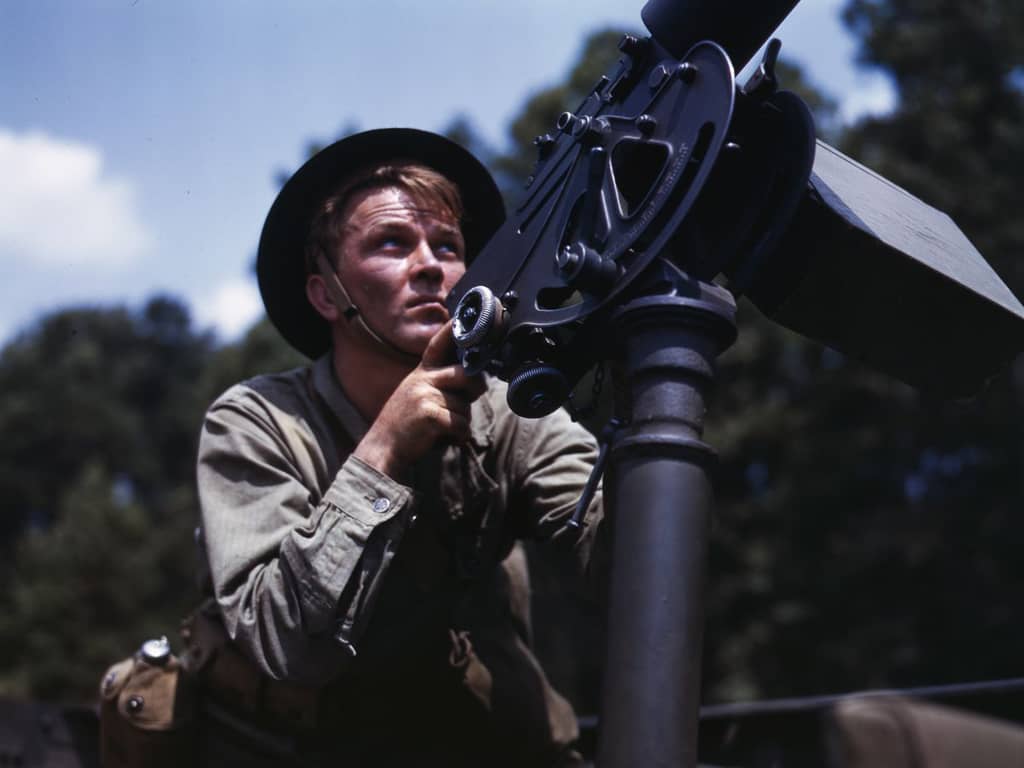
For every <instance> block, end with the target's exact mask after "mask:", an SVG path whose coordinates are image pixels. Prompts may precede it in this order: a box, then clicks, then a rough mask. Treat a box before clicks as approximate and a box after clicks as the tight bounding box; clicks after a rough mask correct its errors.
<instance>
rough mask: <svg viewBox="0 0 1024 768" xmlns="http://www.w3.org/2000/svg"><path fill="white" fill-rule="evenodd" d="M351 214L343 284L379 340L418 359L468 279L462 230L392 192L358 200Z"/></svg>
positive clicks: (341, 265)
mask: <svg viewBox="0 0 1024 768" xmlns="http://www.w3.org/2000/svg"><path fill="white" fill-rule="evenodd" d="M346 210H347V212H348V216H347V219H346V224H345V227H344V231H343V235H342V238H341V244H340V249H339V250H340V253H339V254H338V261H337V263H338V275H339V277H340V278H341V281H342V283H343V284H344V285H345V288H346V290H347V291H348V293H349V295H350V296H351V298H352V301H353V302H354V303H355V305H356V306H357V307H358V308H359V311H360V313H361V314H362V315H363V319H364V320H365V321H366V323H367V324H368V325H369V326H370V327H371V328H372V329H373V330H374V331H375V332H376V333H378V334H380V335H381V336H383V337H384V338H386V339H388V340H389V341H390V342H391V343H392V344H394V345H395V346H397V347H398V348H399V349H401V350H403V351H405V352H410V353H412V354H416V355H418V354H421V353H422V352H423V350H424V349H425V348H426V345H427V342H428V341H430V339H431V337H433V335H434V334H435V333H437V331H438V330H440V328H441V326H442V325H444V324H445V323H446V322H447V321H448V310H447V309H446V308H445V305H444V299H445V297H446V296H447V295H448V292H449V291H451V289H452V287H453V286H454V285H455V283H456V282H457V281H458V279H459V278H460V277H462V275H463V274H464V273H465V271H466V264H465V243H464V241H463V238H462V232H461V230H460V229H459V224H458V222H457V221H456V220H455V219H454V218H453V217H452V216H451V215H450V214H448V213H447V212H446V211H444V210H443V209H441V208H440V207H437V208H430V207H427V208H424V207H419V206H417V205H416V204H415V203H414V202H413V201H412V200H411V199H410V198H409V196H408V195H407V194H406V193H405V192H404V191H402V190H401V189H398V188H395V187H387V188H384V189H373V190H367V191H364V192H361V193H357V194H356V195H355V196H354V197H353V198H352V200H350V201H349V203H348V205H347V206H346ZM342 322H345V321H342ZM350 330H353V331H354V329H350Z"/></svg>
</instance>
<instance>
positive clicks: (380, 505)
mask: <svg viewBox="0 0 1024 768" xmlns="http://www.w3.org/2000/svg"><path fill="white" fill-rule="evenodd" d="M389 509H391V499H385V498H384V497H383V496H381V497H380V498H377V499H374V500H373V511H374V512H377V513H381V512H387V511H388V510H389Z"/></svg>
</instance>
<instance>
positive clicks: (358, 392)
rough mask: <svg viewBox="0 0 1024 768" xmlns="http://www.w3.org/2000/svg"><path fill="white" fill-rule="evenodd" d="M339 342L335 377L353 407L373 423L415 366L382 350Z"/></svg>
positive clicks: (333, 359) (335, 348) (335, 350)
mask: <svg viewBox="0 0 1024 768" xmlns="http://www.w3.org/2000/svg"><path fill="white" fill-rule="evenodd" d="M338 341H339V340H338V339H335V346H334V352H333V355H332V364H333V366H334V375H335V376H337V378H338V383H339V384H341V388H342V389H343V390H344V391H345V395H346V396H347V397H348V399H349V400H350V401H351V402H352V405H354V406H355V407H356V410H358V411H359V413H360V414H361V415H362V416H363V418H365V419H366V420H367V422H370V423H372V422H373V421H374V419H376V418H377V414H378V413H380V410H381V408H383V407H384V403H386V402H387V401H388V398H389V397H391V395H392V394H393V393H394V391H395V390H396V389H397V388H398V385H399V384H400V383H401V382H402V379H404V378H405V377H406V376H408V375H409V373H410V371H412V369H413V367H414V365H413V364H412V363H410V362H407V361H403V360H399V359H398V358H397V357H395V356H391V355H388V354H386V353H382V352H381V351H380V350H379V349H370V348H368V347H367V346H364V345H361V344H338V343H337V342H338Z"/></svg>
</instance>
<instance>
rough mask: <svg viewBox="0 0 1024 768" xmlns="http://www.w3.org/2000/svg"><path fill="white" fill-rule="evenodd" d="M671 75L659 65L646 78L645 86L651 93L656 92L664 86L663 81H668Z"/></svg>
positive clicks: (663, 66) (665, 68) (666, 68)
mask: <svg viewBox="0 0 1024 768" xmlns="http://www.w3.org/2000/svg"><path fill="white" fill-rule="evenodd" d="M671 74H672V73H671V72H670V71H669V68H668V67H667V66H665V65H664V64H659V65H658V66H656V67H655V68H654V69H652V70H651V74H650V75H648V76H647V85H649V86H650V88H651V90H652V91H656V90H658V89H659V88H661V86H662V85H664V83H665V81H666V80H668V78H669V76H670V75H671Z"/></svg>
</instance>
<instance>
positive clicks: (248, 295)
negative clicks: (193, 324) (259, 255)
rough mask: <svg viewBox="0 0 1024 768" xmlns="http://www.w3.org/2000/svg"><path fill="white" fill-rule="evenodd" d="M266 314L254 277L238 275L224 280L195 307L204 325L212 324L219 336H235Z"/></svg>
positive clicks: (228, 337) (225, 337)
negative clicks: (238, 276)
mask: <svg viewBox="0 0 1024 768" xmlns="http://www.w3.org/2000/svg"><path fill="white" fill-rule="evenodd" d="M262 314H263V302H262V300H261V299H260V294H259V290H258V289H257V288H256V284H255V282H254V281H253V280H251V279H248V278H236V279H233V280H229V281H228V282H226V283H221V284H220V285H219V286H217V288H216V289H215V290H214V291H213V293H212V294H210V295H209V296H207V297H205V299H204V300H203V301H201V302H200V303H199V305H198V306H197V307H196V316H197V318H198V319H199V322H200V324H201V325H209V326H213V328H214V329H215V330H216V331H217V335H218V336H220V337H221V338H224V339H228V340H230V339H235V338H237V337H238V336H239V335H241V334H242V333H243V332H244V331H246V330H248V329H249V326H251V325H252V324H253V323H255V322H256V321H257V320H258V319H259V317H260V315H262Z"/></svg>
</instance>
